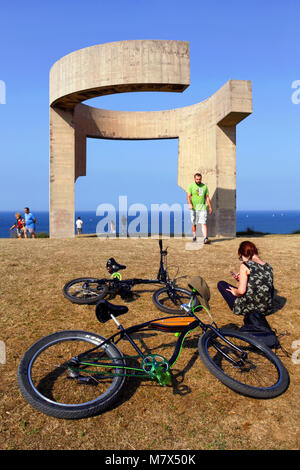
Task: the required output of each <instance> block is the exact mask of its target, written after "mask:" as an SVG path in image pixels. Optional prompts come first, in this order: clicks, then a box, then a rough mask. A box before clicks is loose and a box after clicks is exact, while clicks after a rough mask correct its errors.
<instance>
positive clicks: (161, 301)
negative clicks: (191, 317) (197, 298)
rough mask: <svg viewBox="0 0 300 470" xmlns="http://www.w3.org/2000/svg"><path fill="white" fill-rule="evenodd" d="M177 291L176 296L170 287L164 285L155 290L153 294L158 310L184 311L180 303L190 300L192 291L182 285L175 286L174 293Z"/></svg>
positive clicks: (167, 311) (173, 312) (169, 311)
mask: <svg viewBox="0 0 300 470" xmlns="http://www.w3.org/2000/svg"><path fill="white" fill-rule="evenodd" d="M174 291H175V296H172V295H170V294H169V293H170V291H169V289H168V287H163V288H161V289H158V290H157V291H155V292H154V294H153V296H152V301H153V303H154V305H155V307H156V308H158V310H161V311H162V312H165V313H172V314H176V313H181V314H183V311H182V310H181V309H180V305H181V304H184V303H187V302H189V300H190V299H191V295H192V293H191V292H190V291H188V290H186V289H182V288H181V287H174V288H173V293H174Z"/></svg>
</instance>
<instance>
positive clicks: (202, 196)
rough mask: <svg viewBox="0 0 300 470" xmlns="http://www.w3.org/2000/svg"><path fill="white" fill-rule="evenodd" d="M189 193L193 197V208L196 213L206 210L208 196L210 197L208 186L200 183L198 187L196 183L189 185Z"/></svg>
mask: <svg viewBox="0 0 300 470" xmlns="http://www.w3.org/2000/svg"><path fill="white" fill-rule="evenodd" d="M187 193H188V194H191V195H192V197H191V201H192V204H193V208H194V209H195V210H196V211H205V210H206V196H208V188H207V186H206V184H204V183H200V184H199V185H198V184H196V183H195V182H194V183H192V184H190V185H189V187H188V190H187Z"/></svg>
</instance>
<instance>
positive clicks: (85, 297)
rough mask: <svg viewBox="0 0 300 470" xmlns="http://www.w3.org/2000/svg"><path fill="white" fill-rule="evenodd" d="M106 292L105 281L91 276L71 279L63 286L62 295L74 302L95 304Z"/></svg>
mask: <svg viewBox="0 0 300 470" xmlns="http://www.w3.org/2000/svg"><path fill="white" fill-rule="evenodd" d="M107 292H108V286H107V285H106V283H105V282H100V281H99V279H94V278H92V277H79V278H78V279H73V280H72V281H69V282H67V283H66V284H65V285H64V287H63V295H64V297H65V298H66V299H68V300H70V302H72V303H74V304H95V303H97V302H98V300H101V299H103V298H104V297H105V296H106V294H107Z"/></svg>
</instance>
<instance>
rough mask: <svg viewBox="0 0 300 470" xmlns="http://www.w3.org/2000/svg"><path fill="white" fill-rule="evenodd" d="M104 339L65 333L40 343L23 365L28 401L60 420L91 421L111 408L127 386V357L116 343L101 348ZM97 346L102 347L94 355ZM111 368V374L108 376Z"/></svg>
mask: <svg viewBox="0 0 300 470" xmlns="http://www.w3.org/2000/svg"><path fill="white" fill-rule="evenodd" d="M103 341H105V338H103V337H101V336H99V335H96V334H94V333H89V332H86V331H62V332H58V333H54V334H52V335H49V336H46V337H44V338H42V339H40V340H39V341H37V342H36V343H35V344H33V345H32V346H31V347H30V348H29V349H28V350H27V351H26V353H25V354H24V356H23V358H22V360H21V362H20V365H19V369H18V383H19V388H20V391H21V393H22V395H23V397H24V398H25V399H26V400H27V401H28V403H29V404H30V405H31V406H33V407H34V408H36V409H37V410H38V411H41V412H42V413H45V414H47V415H50V416H54V417H55V418H64V419H80V418H87V417H89V416H93V415H95V414H98V413H100V412H101V411H104V410H106V409H107V408H109V407H110V406H111V405H112V404H113V403H114V402H115V401H116V400H117V399H118V397H119V395H120V393H121V390H122V388H123V386H124V382H125V376H124V375H125V374H124V369H123V366H125V359H124V358H123V355H122V353H121V352H120V351H119V349H118V348H117V347H116V346H115V345H114V344H111V343H106V344H104V345H103V346H101V344H102V343H103ZM99 345H100V346H99ZM95 346H99V348H97V349H96V350H94V351H91V349H93V348H95ZM79 354H82V356H81V357H80V360H79V362H78V361H77V363H75V362H76V361H75V362H74V358H77V357H78V355H79ZM72 358H73V360H71V359H72ZM100 363H101V364H103V363H104V364H105V366H104V367H102V366H101V365H100ZM108 367H109V369H108ZM104 369H105V370H104ZM107 370H108V371H109V372H110V373H111V375H110V374H105V372H107ZM101 372H102V374H101Z"/></svg>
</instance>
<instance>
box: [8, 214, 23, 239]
mask: <svg viewBox="0 0 300 470" xmlns="http://www.w3.org/2000/svg"><path fill="white" fill-rule="evenodd" d="M15 217H16V223H15V224H14V225H13V226H12V227H10V229H9V230H13V229H14V228H15V229H16V231H17V236H18V238H23V237H24V238H26V230H25V219H23V217H22V216H21V214H20V212H17V213H16V214H15Z"/></svg>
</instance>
